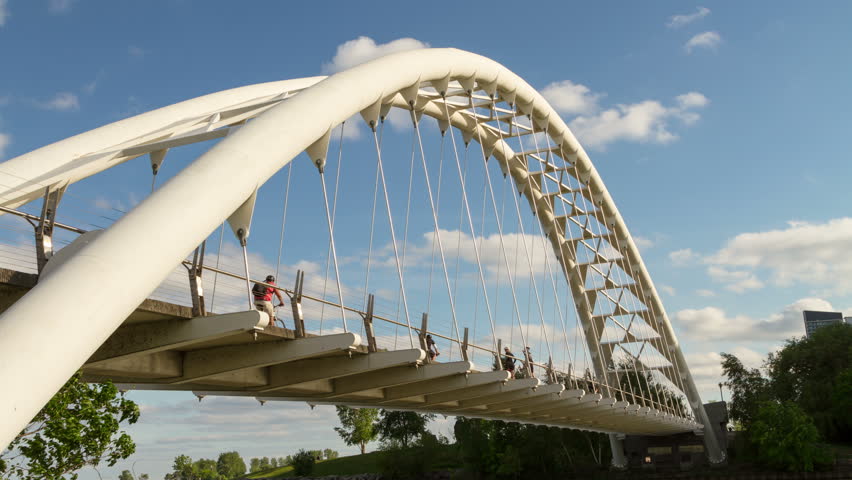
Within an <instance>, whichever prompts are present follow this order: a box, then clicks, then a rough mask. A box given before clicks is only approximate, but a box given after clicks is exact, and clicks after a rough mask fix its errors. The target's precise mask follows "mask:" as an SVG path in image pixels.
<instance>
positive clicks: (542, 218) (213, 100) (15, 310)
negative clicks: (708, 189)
mask: <svg viewBox="0 0 852 480" xmlns="http://www.w3.org/2000/svg"><path fill="white" fill-rule="evenodd" d="M388 125H390V127H388ZM365 135H366V138H360V139H359V138H358V137H364V136H365ZM391 137H397V139H396V140H393V139H392V138H391ZM400 137H401V138H402V140H400ZM409 137H410V148H408V147H406V146H405V145H406V144H407V143H408V140H409ZM203 142H208V143H214V145H213V146H212V147H211V148H210V149H209V150H207V151H206V152H205V153H203V154H201V155H200V156H199V157H198V158H196V159H194V160H192V161H191V162H189V163H188V165H186V166H185V167H184V168H183V169H182V170H180V171H179V172H177V173H176V174H174V175H172V176H171V178H169V179H168V181H166V182H165V183H163V184H162V185H160V186H159V187H157V185H156V180H157V174H158V172H159V171H161V168H164V167H165V166H169V164H168V162H165V160H166V158H167V157H173V156H177V155H178V153H177V152H179V151H181V148H182V147H185V146H190V145H194V144H201V143H203ZM344 145H345V148H344ZM186 148H187V147H185V148H184V150H185V149H186ZM188 148H191V147H188ZM359 148H361V149H362V150H365V152H364V153H363V155H358V154H356V155H352V153H351V152H352V150H353V149H354V150H358V149H359ZM170 152H174V153H170ZM302 152H305V153H306V154H307V158H308V160H309V161H310V165H308V162H307V161H305V160H300V159H298V158H297V157H299V156H300V154H302ZM138 157H146V158H148V159H149V160H150V165H151V168H152V172H153V177H152V178H153V180H152V186H151V193H150V194H149V195H147V196H146V197H145V198H144V199H143V200H141V201H140V202H139V203H138V205H136V206H135V207H133V208H132V209H130V210H129V211H127V212H124V211H121V212H120V213H122V215H121V217H120V218H118V219H117V220H116V221H115V222H114V223H112V224H111V225H108V226H106V227H104V226H103V225H97V224H94V227H95V228H84V227H81V226H80V225H76V226H75V225H74V221H73V218H72V217H71V215H68V218H70V219H71V220H70V221H69V220H66V219H65V218H63V214H64V212H65V211H66V210H69V211H70V210H71V209H70V207H66V205H67V204H68V203H69V202H68V199H69V198H72V195H75V194H76V192H75V189H74V187H72V185H73V184H75V183H78V182H83V181H89V182H91V180H87V179H89V178H98V177H99V176H103V175H105V174H107V171H108V170H110V169H115V170H112V171H121V169H122V168H125V167H124V165H125V164H126V162H129V161H130V160H133V159H136V158H138ZM353 157H354V158H353ZM362 157H365V158H368V159H371V160H372V161H369V162H368V161H365V160H363V158H362ZM300 163H301V165H299V164H300ZM127 165H130V163H127ZM294 165H295V166H296V168H295V169H294ZM294 170H295V171H296V173H294ZM124 171H127V170H124ZM317 178H318V179H317ZM271 179H280V180H281V181H282V182H284V183H285V187H284V190H283V192H282V191H281V190H280V188H279V187H278V186H277V184H276V183H275V182H277V180H275V181H271ZM341 180H342V182H341ZM0 188H2V191H0V209H2V211H3V212H4V213H6V215H5V216H4V217H5V218H4V225H5V224H9V222H12V221H19V220H13V219H12V218H13V217H22V218H23V219H24V220H26V221H28V222H30V223H31V224H32V226H33V227H34V231H35V243H34V246H33V244H29V245H23V246H22V245H21V244H20V242H19V244H18V245H16V246H15V245H10V246H9V247H8V248H4V249H3V251H4V252H5V254H4V256H3V258H5V259H7V260H8V261H7V260H3V262H4V263H3V264H4V266H6V267H7V268H6V269H5V270H2V271H0V274H2V275H0V277H2V282H0V283H2V289H0V298H2V304H3V305H2V306H3V307H5V311H4V312H3V313H2V316H0V357H2V361H0V384H2V385H3V390H4V391H5V392H7V393H6V394H4V395H2V396H0V415H2V416H3V418H4V419H6V421H4V422H3V423H2V425H0V440H2V442H0V443H3V444H4V445H5V444H6V443H8V442H9V441H11V440H12V439H13V438H14V436H15V435H16V434H17V433H18V432H19V431H20V430H21V429H22V428H23V426H24V425H26V423H27V422H28V421H29V419H30V418H32V417H33V416H34V415H35V414H36V413H37V411H38V410H39V409H40V408H41V406H42V405H44V404H45V403H46V402H47V401H48V400H49V399H50V397H51V396H52V395H53V394H54V393H55V392H56V391H57V390H58V389H59V388H60V387H61V386H62V385H63V383H64V382H65V381H66V379H67V378H68V377H69V376H70V375H71V374H72V373H73V372H74V371H76V370H78V369H81V368H82V371H83V373H84V378H85V379H86V380H88V381H103V380H112V381H114V382H116V383H119V384H121V388H124V389H152V390H186V391H192V392H195V394H196V395H198V396H199V398H201V397H203V396H205V395H240V396H252V397H256V398H257V399H258V400H260V401H261V402H262V403H263V402H267V401H279V400H280V401H302V402H308V403H310V404H312V405H316V404H345V405H352V406H371V407H372V406H379V407H382V408H390V409H402V410H412V411H422V412H434V413H441V414H446V415H462V416H468V417H480V418H490V419H500V420H506V421H512V422H522V423H530V424H541V425H551V426H558V427H565V428H578V429H586V430H592V431H600V432H606V433H609V434H610V440H611V444H612V446H613V452H614V462H616V463H617V464H624V463H625V459H624V456H623V449H622V448H621V445H620V439H621V438H623V435H624V434H643V435H664V434H671V433H679V432H690V431H692V432H696V433H699V434H702V435H703V436H704V439H705V444H706V447H707V452H708V455H709V456H710V459H711V461H714V462H719V461H722V460H723V459H724V453H723V452H722V451H721V450H720V448H719V442H718V439H717V438H716V436H715V433H714V430H713V429H712V428H710V424H709V420H708V418H707V415H706V413H705V411H704V408H703V405H702V403H701V399H700V397H699V395H698V391H697V390H696V387H695V383H694V381H693V379H692V376H691V374H690V372H689V369H688V367H687V364H686V361H685V359H684V356H683V352H682V351H681V348H680V346H679V344H678V341H677V338H676V336H675V333H674V331H673V330H672V327H671V323H670V322H669V319H668V317H667V316H666V312H665V309H664V307H663V304H662V302H661V301H660V298H659V295H658V294H657V291H656V290H655V288H654V284H653V282H652V280H651V277H650V276H649V274H648V272H647V270H646V268H645V266H644V264H643V262H642V259H641V256H640V254H639V251H638V249H637V248H636V244H635V243H634V241H633V239H632V237H631V236H630V233H629V231H628V229H627V226H626V225H625V223H624V220H623V219H622V217H621V215H620V214H619V212H618V209H617V208H616V205H615V203H614V201H613V199H612V197H611V196H610V194H609V193H608V191H607V189H606V187H605V186H604V183H603V181H602V180H601V177H600V175H599V174H598V172H597V170H596V169H595V166H594V165H593V164H592V162H591V160H590V159H589V156H588V155H587V154H586V152H585V151H584V150H583V148H582V146H581V145H580V144H579V143H578V141H577V139H576V138H575V137H574V136H573V134H572V133H571V131H570V130H569V129H568V127H567V126H566V124H565V122H564V121H563V120H562V119H561V118H560V117H559V115H558V114H557V113H556V112H555V111H554V110H553V108H552V107H551V106H550V105H549V104H548V103H547V101H546V100H545V99H544V98H543V97H542V96H541V95H540V94H539V93H538V92H537V91H536V90H535V89H533V88H532V87H531V86H530V85H529V84H527V83H526V82H525V81H523V80H522V79H521V78H520V77H518V76H517V75H515V74H514V73H512V72H511V71H509V70H508V69H506V68H505V67H503V66H502V65H500V64H498V63H496V62H494V61H492V60H489V59H487V58H484V57H481V56H479V55H475V54H472V53H468V52H464V51H460V50H455V49H424V50H415V51H409V52H404V53H398V54H394V55H389V56H386V57H382V58H379V59H377V60H373V61H371V62H368V63H365V64H362V65H359V66H356V67H354V68H352V69H350V70H347V71H343V72H340V73H337V74H335V75H332V76H330V77H327V78H325V77H313V78H304V79H296V80H286V81H280V82H271V83H264V84H258V85H251V86H246V87H240V88H235V89H232V90H226V91H222V92H218V93H213V94H210V95H205V96H202V97H198V98H195V99H192V100H187V101H184V102H181V103H177V104H174V105H170V106H167V107H164V108H160V109H157V110H153V111H151V112H147V113H144V114H141V115H137V116H134V117H131V118H127V119H125V120H121V121H118V122H115V123H112V124H109V125H106V126H103V127H100V128H97V129H94V130H91V131H88V132H85V133H82V134H79V135H76V136H74V137H70V138H68V139H65V140H62V141H59V142H56V143H54V144H51V145H48V146H45V147H43V148H40V149H38V150H35V151H32V152H30V153H27V154H24V155H21V156H19V157H17V158H13V159H11V160H8V161H6V162H4V163H2V164H0ZM291 191H292V195H291ZM275 192H278V193H275ZM344 192H345V193H344ZM507 192H508V193H507ZM282 193H283V195H282ZM273 195H277V196H278V197H277V198H281V196H283V199H284V202H283V215H282V221H281V224H280V235H279V236H278V238H277V239H276V240H277V242H265V241H264V240H262V239H261V238H260V237H262V236H263V235H266V234H267V233H278V232H277V229H278V227H277V226H275V225H273V223H274V224H276V225H277V221H276V222H269V221H267V220H266V218H268V215H267V216H266V217H264V220H263V221H260V220H259V219H257V218H256V219H254V224H253V222H252V219H253V217H254V216H255V215H254V212H255V210H256V209H257V210H258V211H260V210H261V207H259V206H258V204H259V203H260V204H261V206H265V205H267V204H268V203H269V202H268V201H266V200H264V199H265V198H267V197H270V196H273ZM270 198H271V197H270ZM338 198H342V200H341V201H340V202H338ZM258 199H260V200H258ZM39 200H41V202H39ZM412 200H413V201H412ZM524 200H525V201H524ZM256 207H257V208H256ZM33 209H35V210H33ZM117 210H121V209H117ZM288 211H289V221H288ZM294 217H295V218H296V220H293V218H294ZM226 224H227V225H228V226H229V227H230V229H229V230H230V232H228V233H227V234H226V232H225V225H226ZM269 226H275V228H274V229H269V228H267V227H269ZM285 227H287V228H286V231H287V232H288V235H289V236H288V237H287V241H286V242H285V241H284V232H285ZM272 230H276V231H275V232H272ZM252 231H254V233H255V235H254V236H251V238H250V233H252ZM231 233H233V237H231ZM383 235H384V236H385V237H386V239H385V242H384V243H381V237H382V236H383ZM273 236H275V235H274V234H273ZM226 238H228V239H229V242H228V243H224V240H225V239H226ZM232 238H233V239H236V242H234V243H233V245H232V243H231V241H232ZM62 239H64V240H62ZM368 239H369V240H368ZM9 243H14V242H9ZM62 243H67V246H64V248H61V249H59V248H54V245H59V244H62ZM217 243H218V249H216V250H215V253H210V252H212V251H213V250H214V246H215V245H216V244H217ZM274 243H277V245H278V259H277V262H276V263H275V264H274V265H269V263H270V262H265V261H264V260H263V258H264V256H263V254H262V253H260V250H261V247H260V246H261V245H270V244H274ZM229 245H232V246H231V247H230V250H229ZM318 247H319V248H318ZM300 249H301V250H302V253H298V252H299V250H300ZM54 250H56V251H55V252H54ZM267 250H268V248H267ZM282 250H283V251H284V252H286V255H285V258H290V259H293V260H296V259H299V260H300V262H295V263H293V264H288V263H287V262H286V261H285V262H282ZM293 252H297V253H293ZM300 255H301V257H300ZM317 257H319V258H320V259H322V258H324V259H325V263H324V264H323V263H322V262H321V261H313V262H311V261H307V262H306V261H304V260H305V259H306V258H317ZM9 259H11V260H9ZM214 259H215V260H214ZM12 260H14V261H12ZM15 262H17V263H15ZM214 262H215V263H214ZM318 266H319V267H320V268H317V267H318ZM176 268H177V269H178V272H177V273H176V270H175V269H176ZM261 268H266V269H274V271H276V272H277V276H279V278H278V283H279V284H278V285H273V284H269V283H265V282H264V281H262V279H263V278H265V277H264V274H265V273H267V272H262V273H261V274H258V273H257V272H258V269H261ZM323 268H324V272H323ZM181 272H182V273H181ZM282 272H283V275H282ZM252 273H254V275H252ZM323 273H324V275H323ZM187 274H188V279H187ZM371 274H372V277H371ZM253 284H260V285H263V286H265V287H269V288H274V289H277V291H278V293H279V294H282V295H283V298H285V299H286V301H285V302H284V303H285V304H286V305H285V306H284V307H283V308H281V309H279V311H278V313H277V315H278V316H279V317H283V319H282V320H283V325H284V326H278V325H277V324H276V325H270V323H269V321H270V319H269V317H268V316H267V315H266V313H263V312H260V311H257V310H255V308H254V298H253V294H252V290H251V289H252V285H253ZM290 285H293V286H292V287H290ZM170 289H171V290H170ZM211 292H212V294H211ZM158 298H159V300H158ZM217 300H218V304H217V303H216V301H217ZM57 310H61V314H57ZM290 327H292V328H290ZM431 342H435V347H434V348H437V349H439V350H440V355H438V356H433V355H431V354H430V353H429V350H430V348H432V347H431ZM513 352H514V353H513ZM534 357H535V358H537V359H538V361H536V360H535V359H534ZM513 364H514V366H515V367H514V370H513V369H512V367H513Z"/></svg>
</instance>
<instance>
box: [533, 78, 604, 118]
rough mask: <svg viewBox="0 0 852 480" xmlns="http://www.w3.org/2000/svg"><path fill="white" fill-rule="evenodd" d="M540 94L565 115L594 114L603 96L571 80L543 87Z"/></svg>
mask: <svg viewBox="0 0 852 480" xmlns="http://www.w3.org/2000/svg"><path fill="white" fill-rule="evenodd" d="M541 94H542V96H544V98H545V99H547V101H548V102H550V105H551V106H553V108H554V109H556V111H558V112H560V113H564V114H567V115H581V114H586V115H588V114H591V113H594V112H596V111H597V110H598V100H599V99H600V98H601V97H602V96H603V94H601V93H593V92H592V91H591V90H590V89H589V87H587V86H585V85H581V84H579V83H574V82H572V81H571V80H562V81H560V82H553V83H551V84H549V85H548V86H546V87H544V88H543V89H542V90H541Z"/></svg>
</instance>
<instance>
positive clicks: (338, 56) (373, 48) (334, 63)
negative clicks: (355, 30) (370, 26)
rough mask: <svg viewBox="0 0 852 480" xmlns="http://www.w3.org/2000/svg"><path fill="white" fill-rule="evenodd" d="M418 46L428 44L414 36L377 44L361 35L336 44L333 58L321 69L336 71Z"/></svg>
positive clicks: (425, 46)
mask: <svg viewBox="0 0 852 480" xmlns="http://www.w3.org/2000/svg"><path fill="white" fill-rule="evenodd" d="M418 48H429V44H428V43H425V42H421V41H420V40H416V39H414V38H398V39H396V40H392V41H390V42H388V43H378V44H377V43H376V41H375V40H373V39H372V38H370V37H366V36H361V37H358V38H356V39H354V40H349V41H348V42H346V43H343V44H341V45H338V46H337V53H335V55H334V58H332V59H331V62H328V63H325V64H323V66H322V71H323V73H327V74H330V73H336V72H339V71H341V70H346V69H348V68H352V67H354V66H355V65H360V64H362V63H364V62H368V61H370V60H373V59H375V58H378V57H382V56H385V55H388V54H391V53H396V52H402V51H406V50H416V49H418Z"/></svg>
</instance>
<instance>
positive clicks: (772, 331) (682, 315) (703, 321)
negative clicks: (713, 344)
mask: <svg viewBox="0 0 852 480" xmlns="http://www.w3.org/2000/svg"><path fill="white" fill-rule="evenodd" d="M803 310H832V306H831V304H830V303H829V302H828V301H826V300H823V299H821V298H802V299H800V300H797V301H796V302H794V303H792V304H790V305H787V306H786V307H784V308H783V309H782V310H781V311H780V312H778V313H773V314H771V315H769V316H767V317H765V318H753V317H750V316H748V315H737V314H735V315H729V314H728V313H726V312H725V311H724V310H722V309H721V308H718V307H712V306H711V307H704V308H701V309H691V308H688V309H685V310H680V311H679V312H677V313H675V315H674V325H675V328H676V329H677V331H678V332H683V334H684V336H685V337H687V338H692V339H696V340H703V341H706V340H737V341H742V340H744V339H747V340H770V341H778V342H781V341H783V340H784V339H786V338H789V337H791V336H798V335H803V334H804V331H805V327H804V323H803V320H802V311H803Z"/></svg>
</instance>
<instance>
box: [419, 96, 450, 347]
mask: <svg viewBox="0 0 852 480" xmlns="http://www.w3.org/2000/svg"><path fill="white" fill-rule="evenodd" d="M411 119H412V121H413V122H414V130H415V131H416V132H417V143H418V144H419V145H420V159H421V162H422V165H423V177H424V179H425V180H426V191H427V192H428V194H429V206H430V207H431V209H432V222H433V223H434V225H435V238H436V239H437V242H438V252H439V253H440V254H441V255H440V256H441V266H442V267H443V269H444V282H445V283H446V285H447V297H448V298H449V301H450V313H451V314H452V319H453V326H454V327H455V331H456V341H457V342H458V343H459V344H461V338H460V335H459V324H458V319H457V318H456V302H455V300H454V299H453V289H452V286H451V285H450V276H449V272H448V270H447V260H446V258H444V244H443V242H442V241H441V232H440V227H439V224H438V212H437V211H436V210H435V201H434V200H433V199H432V183H431V182H430V181H429V169H428V168H427V166H426V153H425V152H424V150H423V137H422V136H421V135H420V125H419V122H418V121H417V114H416V113H415V111H414V108H413V107H412V109H411ZM438 185H440V181H439V182H438Z"/></svg>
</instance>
